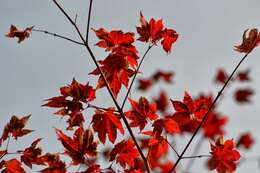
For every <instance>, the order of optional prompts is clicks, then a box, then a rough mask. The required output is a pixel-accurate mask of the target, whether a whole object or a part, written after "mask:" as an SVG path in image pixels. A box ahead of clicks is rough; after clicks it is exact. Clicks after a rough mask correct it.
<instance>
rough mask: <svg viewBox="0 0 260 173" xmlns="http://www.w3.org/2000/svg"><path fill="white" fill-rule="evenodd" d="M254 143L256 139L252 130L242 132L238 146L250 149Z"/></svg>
mask: <svg viewBox="0 0 260 173" xmlns="http://www.w3.org/2000/svg"><path fill="white" fill-rule="evenodd" d="M253 144H254V139H253V137H252V135H251V133H250V132H247V133H243V134H241V135H240V137H239V139H238V141H237V147H244V148H245V149H250V148H251V147H252V145H253Z"/></svg>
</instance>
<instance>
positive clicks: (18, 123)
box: [0, 115, 33, 146]
mask: <svg viewBox="0 0 260 173" xmlns="http://www.w3.org/2000/svg"><path fill="white" fill-rule="evenodd" d="M30 117H31V115H28V116H24V117H22V118H20V119H19V118H18V117H16V116H15V115H13V116H12V118H11V120H10V121H9V123H7V124H6V125H5V127H4V131H3V134H2V137H1V138H0V146H1V144H2V142H3V141H5V140H6V139H7V138H8V136H9V135H10V134H11V135H12V136H13V137H14V138H15V139H17V138H18V137H22V136H24V135H27V134H28V133H31V132H33V130H29V129H24V127H25V125H26V124H27V122H28V120H29V118H30Z"/></svg>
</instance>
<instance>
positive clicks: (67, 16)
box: [52, 0, 150, 173]
mask: <svg viewBox="0 0 260 173" xmlns="http://www.w3.org/2000/svg"><path fill="white" fill-rule="evenodd" d="M52 1H53V2H54V3H55V5H56V6H57V7H58V8H59V9H60V11H61V12H62V13H63V14H64V15H65V17H66V18H67V19H68V20H69V22H70V23H71V24H72V25H73V26H74V28H75V29H76V31H77V33H78V35H79V37H80V39H81V40H82V42H83V43H84V45H85V47H86V49H87V51H88V52H89V54H90V56H91V59H92V60H93V61H94V63H95V65H96V67H97V69H98V71H99V73H100V75H101V77H102V79H103V80H104V83H105V86H106V88H107V90H108V92H109V94H110V96H111V98H112V100H113V102H114V104H115V106H116V108H117V110H118V111H119V113H120V116H121V118H122V119H123V122H124V124H125V125H126V128H127V130H128V132H129V134H130V136H131V138H132V140H133V141H134V144H135V146H136V148H137V150H138V152H139V154H140V155H141V158H142V159H143V161H144V164H145V167H146V170H147V172H148V173H150V169H149V166H148V163H147V160H146V158H145V156H144V154H143V151H142V149H141V147H140V146H139V144H138V142H137V140H136V138H135V136H134V133H133V131H132V129H131V127H130V125H129V123H128V121H127V119H126V117H125V116H124V113H123V111H122V110H121V108H120V106H119V104H118V102H117V100H116V98H115V96H114V94H113V92H112V90H111V88H110V86H109V84H108V81H107V80H106V77H105V75H104V73H103V72H102V70H101V68H100V66H99V64H98V62H97V60H96V57H95V56H94V54H93V52H92V50H91V49H90V47H89V45H88V43H87V42H86V40H85V39H84V38H83V36H82V34H81V32H80V30H79V28H78V26H77V25H76V24H75V23H74V22H73V20H72V19H71V17H70V16H69V15H68V14H67V13H66V12H65V10H64V9H63V8H62V7H61V6H60V4H59V3H58V2H57V1H56V0H52Z"/></svg>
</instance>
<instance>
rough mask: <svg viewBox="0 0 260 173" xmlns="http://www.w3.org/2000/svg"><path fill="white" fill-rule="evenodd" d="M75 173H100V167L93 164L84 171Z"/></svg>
mask: <svg viewBox="0 0 260 173" xmlns="http://www.w3.org/2000/svg"><path fill="white" fill-rule="evenodd" d="M76 173H101V167H100V165H97V164H94V165H91V166H90V167H88V168H87V169H86V170H85V171H81V172H76Z"/></svg>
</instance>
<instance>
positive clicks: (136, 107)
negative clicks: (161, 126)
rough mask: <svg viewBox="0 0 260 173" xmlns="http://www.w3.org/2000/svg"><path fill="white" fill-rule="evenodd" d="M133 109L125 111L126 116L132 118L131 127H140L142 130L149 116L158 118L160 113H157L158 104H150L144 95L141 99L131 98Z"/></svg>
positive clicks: (151, 118)
mask: <svg viewBox="0 0 260 173" xmlns="http://www.w3.org/2000/svg"><path fill="white" fill-rule="evenodd" d="M129 101H130V103H131V105H132V109H131V110H130V111H128V112H126V113H125V116H126V117H127V118H128V119H130V120H131V123H130V126H131V127H139V128H140V131H142V130H143V129H144V127H145V125H146V123H147V118H149V119H150V120H156V119H157V118H158V115H157V114H156V104H155V103H152V104H150V103H149V102H148V100H147V99H146V98H144V97H140V99H139V101H138V102H137V101H134V100H132V99H129Z"/></svg>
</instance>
